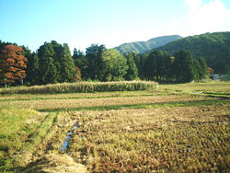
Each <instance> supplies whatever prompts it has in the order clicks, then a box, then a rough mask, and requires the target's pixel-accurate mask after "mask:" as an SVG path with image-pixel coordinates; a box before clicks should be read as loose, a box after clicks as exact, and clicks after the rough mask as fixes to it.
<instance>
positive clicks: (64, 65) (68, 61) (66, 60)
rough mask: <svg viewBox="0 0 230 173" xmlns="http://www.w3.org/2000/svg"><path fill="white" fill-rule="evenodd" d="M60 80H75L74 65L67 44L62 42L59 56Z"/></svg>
mask: <svg viewBox="0 0 230 173" xmlns="http://www.w3.org/2000/svg"><path fill="white" fill-rule="evenodd" d="M60 64H61V82H73V81H75V80H76V67H75V65H74V60H73V58H72V56H71V53H70V50H69V46H68V45H67V44H63V52H62V56H61V63H60Z"/></svg>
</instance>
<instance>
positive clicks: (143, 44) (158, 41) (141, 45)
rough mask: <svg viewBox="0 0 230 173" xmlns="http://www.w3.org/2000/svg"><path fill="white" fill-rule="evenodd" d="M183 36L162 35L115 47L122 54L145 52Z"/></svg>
mask: <svg viewBox="0 0 230 173" xmlns="http://www.w3.org/2000/svg"><path fill="white" fill-rule="evenodd" d="M181 38H182V37H181V36H179V35H171V36H162V37H156V38H152V39H150V40H148V41H137V42H131V43H124V44H122V45H120V46H118V47H115V48H114V49H117V50H118V51H119V52H120V53H122V54H125V53H130V52H135V53H144V52H146V51H150V50H152V49H154V48H158V47H161V46H164V45H166V44H167V43H170V42H172V41H176V40H178V39H181Z"/></svg>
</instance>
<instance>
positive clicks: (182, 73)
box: [173, 50, 195, 82]
mask: <svg viewBox="0 0 230 173" xmlns="http://www.w3.org/2000/svg"><path fill="white" fill-rule="evenodd" d="M174 57H175V61H174V63H173V73H174V75H175V76H174V77H175V78H176V81H178V82H190V81H192V80H194V79H195V76H194V63H193V58H192V55H191V53H190V52H189V51H186V50H183V51H178V52H176V53H175V54H174Z"/></svg>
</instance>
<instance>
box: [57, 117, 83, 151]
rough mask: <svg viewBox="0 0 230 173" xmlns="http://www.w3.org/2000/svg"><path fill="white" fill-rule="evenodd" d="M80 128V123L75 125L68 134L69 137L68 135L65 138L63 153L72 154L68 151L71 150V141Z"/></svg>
mask: <svg viewBox="0 0 230 173" xmlns="http://www.w3.org/2000/svg"><path fill="white" fill-rule="evenodd" d="M79 128H80V126H79V121H77V122H76V123H75V124H74V125H73V127H72V129H71V130H70V131H68V133H67V135H66V137H65V140H64V142H63V144H62V147H61V150H60V151H61V152H64V151H67V154H70V151H68V149H69V142H70V140H71V139H72V138H73V133H74V131H75V130H76V129H79Z"/></svg>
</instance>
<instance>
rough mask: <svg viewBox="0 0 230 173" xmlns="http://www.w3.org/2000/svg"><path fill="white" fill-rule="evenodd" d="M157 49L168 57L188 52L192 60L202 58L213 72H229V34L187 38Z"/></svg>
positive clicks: (217, 33)
mask: <svg viewBox="0 0 230 173" xmlns="http://www.w3.org/2000/svg"><path fill="white" fill-rule="evenodd" d="M157 49H158V50H165V51H167V52H168V53H169V54H170V55H173V54H174V53H175V52H176V51H178V50H189V51H190V52H191V53H192V55H193V57H194V58H198V57H204V58H205V60H206V62H207V64H208V66H210V67H211V68H213V69H214V72H216V73H227V72H230V32H216V33H206V34H202V35H196V36H189V37H186V38H183V39H180V40H177V41H174V42H171V43H168V44H166V45H164V46H162V47H160V48H157Z"/></svg>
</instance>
